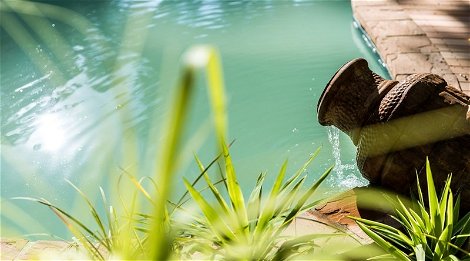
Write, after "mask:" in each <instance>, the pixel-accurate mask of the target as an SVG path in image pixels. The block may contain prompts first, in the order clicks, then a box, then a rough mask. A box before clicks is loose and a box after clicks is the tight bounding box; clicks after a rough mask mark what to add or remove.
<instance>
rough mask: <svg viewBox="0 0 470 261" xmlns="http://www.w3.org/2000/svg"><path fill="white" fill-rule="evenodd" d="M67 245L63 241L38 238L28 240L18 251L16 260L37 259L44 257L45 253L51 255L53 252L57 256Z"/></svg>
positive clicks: (68, 245) (68, 244)
mask: <svg viewBox="0 0 470 261" xmlns="http://www.w3.org/2000/svg"><path fill="white" fill-rule="evenodd" d="M69 247H70V243H68V242H64V241H46V240H39V241H35V242H28V244H26V246H25V247H24V248H23V250H22V251H21V252H20V253H19V255H18V257H17V260H37V259H42V258H44V257H45V256H46V255H47V256H49V257H51V256H53V255H54V254H55V256H59V254H60V253H62V252H63V251H64V250H66V249H68V248H69Z"/></svg>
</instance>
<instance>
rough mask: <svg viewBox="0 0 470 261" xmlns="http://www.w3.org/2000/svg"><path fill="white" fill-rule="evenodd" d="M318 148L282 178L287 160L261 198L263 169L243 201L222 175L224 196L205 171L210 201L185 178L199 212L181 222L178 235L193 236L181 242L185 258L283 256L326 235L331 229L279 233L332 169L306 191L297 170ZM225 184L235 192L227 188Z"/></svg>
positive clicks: (305, 248) (294, 253) (305, 206)
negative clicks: (303, 232)
mask: <svg viewBox="0 0 470 261" xmlns="http://www.w3.org/2000/svg"><path fill="white" fill-rule="evenodd" d="M317 153H318V150H317V152H316V153H315V154H314V155H313V156H312V157H310V159H309V160H308V161H307V163H306V164H305V165H304V166H303V167H302V168H301V169H300V170H298V171H297V172H296V173H295V174H294V175H293V176H292V177H291V178H289V179H288V180H287V181H286V182H284V181H283V180H284V177H285V173H286V169H287V161H286V162H285V163H284V164H283V166H282V167H281V170H280V172H279V174H278V176H277V178H276V180H275V182H274V184H273V186H272V188H271V190H270V192H269V194H268V196H267V197H266V198H264V197H263V185H264V178H265V173H262V174H260V175H259V177H258V181H257V183H256V186H255V187H254V189H253V190H252V192H251V195H250V197H249V199H248V200H247V201H245V199H244V198H243V195H242V193H241V190H240V187H239V186H238V183H235V184H229V183H230V182H233V181H235V182H236V179H234V180H232V181H230V180H227V185H226V187H224V188H227V189H226V190H225V191H223V192H227V194H228V200H225V199H224V197H223V194H224V193H223V192H220V191H219V190H218V189H217V188H216V187H215V185H214V184H213V182H212V181H211V180H210V178H209V176H208V175H207V174H205V175H204V179H205V182H206V183H207V185H208V187H209V188H210V191H211V193H212V195H213V197H214V198H215V199H216V200H215V203H211V202H210V201H208V200H206V198H205V197H204V196H202V195H201V193H200V192H199V191H197V190H196V189H195V188H194V186H193V185H191V184H190V183H189V182H188V181H187V180H185V185H186V187H187V189H188V191H189V192H190V194H191V196H192V197H193V199H194V201H195V202H196V203H197V205H198V206H199V208H200V210H201V212H202V215H194V214H193V218H192V222H190V223H189V224H182V225H181V231H184V233H183V236H186V237H187V238H197V239H198V240H187V241H185V242H184V244H183V245H181V246H180V247H181V249H183V250H185V249H189V251H185V253H183V255H186V257H187V258H188V257H191V255H194V254H197V255H198V257H202V258H204V259H208V258H210V259H214V258H223V259H247V260H284V259H286V258H287V257H290V258H293V257H295V256H297V255H304V254H307V253H309V252H311V251H312V250H313V247H314V244H313V241H314V239H317V238H321V237H325V236H327V237H330V236H332V234H326V235H325V234H311V235H306V236H303V237H300V238H299V237H294V236H291V237H288V236H281V235H282V232H283V231H284V230H285V228H286V227H287V226H289V225H290V224H291V223H292V221H293V220H294V218H295V217H296V216H298V214H299V213H301V212H302V211H304V210H305V209H308V208H310V207H312V205H315V204H316V202H314V203H311V204H307V203H308V201H307V200H308V199H309V198H310V197H311V196H312V194H313V193H314V192H315V191H316V189H317V188H318V186H319V185H320V184H321V182H322V181H323V180H324V179H325V178H326V177H327V176H328V174H329V173H330V172H331V170H332V168H329V169H328V170H327V171H325V173H324V174H323V175H322V176H321V177H320V178H319V180H318V181H317V182H315V183H314V184H313V185H312V186H311V187H310V188H309V189H308V190H305V191H302V190H301V186H302V184H303V182H304V180H305V176H303V177H302V175H301V174H302V173H303V170H304V169H305V168H306V167H307V166H308V164H309V163H310V162H311V161H312V160H313V158H314V157H315V156H316V155H317ZM226 157H230V155H226ZM196 160H197V162H198V164H199V166H200V168H201V170H204V167H203V165H202V163H201V162H200V161H199V160H198V159H197V157H196ZM231 168H232V169H231V170H230V171H232V172H233V173H234V174H235V170H234V169H233V167H231ZM235 177H236V175H235ZM230 186H232V187H233V188H234V189H235V190H237V193H229V191H228V188H229V187H230ZM238 192H239V193H238ZM237 202H243V203H244V205H243V206H242V207H238V208H236V207H235V206H236V204H237Z"/></svg>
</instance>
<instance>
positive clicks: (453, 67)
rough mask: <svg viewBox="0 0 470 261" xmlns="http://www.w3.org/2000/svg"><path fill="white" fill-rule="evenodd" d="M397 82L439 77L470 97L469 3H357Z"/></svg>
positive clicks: (393, 0)
mask: <svg viewBox="0 0 470 261" xmlns="http://www.w3.org/2000/svg"><path fill="white" fill-rule="evenodd" d="M351 4H352V8H353V13H354V16H355V18H356V20H357V21H358V22H359V23H360V24H361V26H362V27H363V28H364V30H365V31H366V32H367V34H368V35H369V37H370V38H371V40H372V41H373V42H374V44H375V45H376V47H377V50H378V53H379V55H380V56H381V58H382V60H383V61H384V62H385V63H386V64H387V66H388V68H389V71H390V73H391V75H392V77H393V78H396V79H397V80H401V79H403V78H405V77H406V76H408V75H409V74H412V73H435V74H438V75H440V76H442V77H443V78H444V79H445V80H446V81H447V83H448V84H449V85H452V86H454V87H456V88H458V89H460V90H462V91H463V92H465V93H466V94H468V95H470V1H468V0H369V1H365V0H352V2H351Z"/></svg>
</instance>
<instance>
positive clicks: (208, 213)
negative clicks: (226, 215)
mask: <svg viewBox="0 0 470 261" xmlns="http://www.w3.org/2000/svg"><path fill="white" fill-rule="evenodd" d="M183 181H184V185H185V186H186V188H187V189H188V191H189V193H190V194H191V196H192V197H193V199H194V201H195V202H196V203H197V204H198V205H199V207H200V208H201V210H202V212H203V213H204V216H205V218H206V220H207V221H208V222H209V224H210V225H211V226H212V227H211V230H212V231H213V232H214V233H215V235H216V236H217V237H218V238H219V239H220V240H221V241H222V242H223V241H224V240H226V238H227V237H228V238H230V239H231V240H235V239H236V236H235V234H234V233H233V232H232V230H231V229H230V228H229V227H228V226H227V224H226V223H225V222H224V220H223V219H221V218H220V215H219V213H218V212H217V211H216V209H214V208H213V207H212V206H211V204H209V203H208V202H207V201H206V200H205V199H204V197H203V196H202V195H201V194H200V193H199V192H198V191H197V190H196V189H194V187H193V186H192V185H191V184H190V183H189V182H188V181H187V180H186V179H185V178H183Z"/></svg>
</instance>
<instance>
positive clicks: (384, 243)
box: [357, 221, 411, 261]
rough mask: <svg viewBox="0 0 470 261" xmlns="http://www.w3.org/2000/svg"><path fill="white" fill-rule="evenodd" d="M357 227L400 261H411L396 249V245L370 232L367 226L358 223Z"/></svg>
mask: <svg viewBox="0 0 470 261" xmlns="http://www.w3.org/2000/svg"><path fill="white" fill-rule="evenodd" d="M357 225H358V226H359V227H360V228H361V229H362V231H364V233H366V234H367V235H368V236H369V237H370V238H371V239H372V240H374V242H375V243H376V244H377V245H379V246H380V247H381V248H382V249H384V250H385V251H387V252H388V253H389V254H391V255H393V256H394V257H396V258H398V259H399V260H405V261H411V259H410V258H408V256H407V255H406V254H405V253H403V252H402V251H401V250H400V249H398V248H397V247H395V246H394V245H392V244H390V243H389V242H387V241H386V240H385V239H383V238H382V237H380V236H379V235H377V234H376V233H375V232H373V231H372V230H370V229H369V228H368V227H367V226H365V225H364V224H362V223H361V222H360V221H359V222H357Z"/></svg>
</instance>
